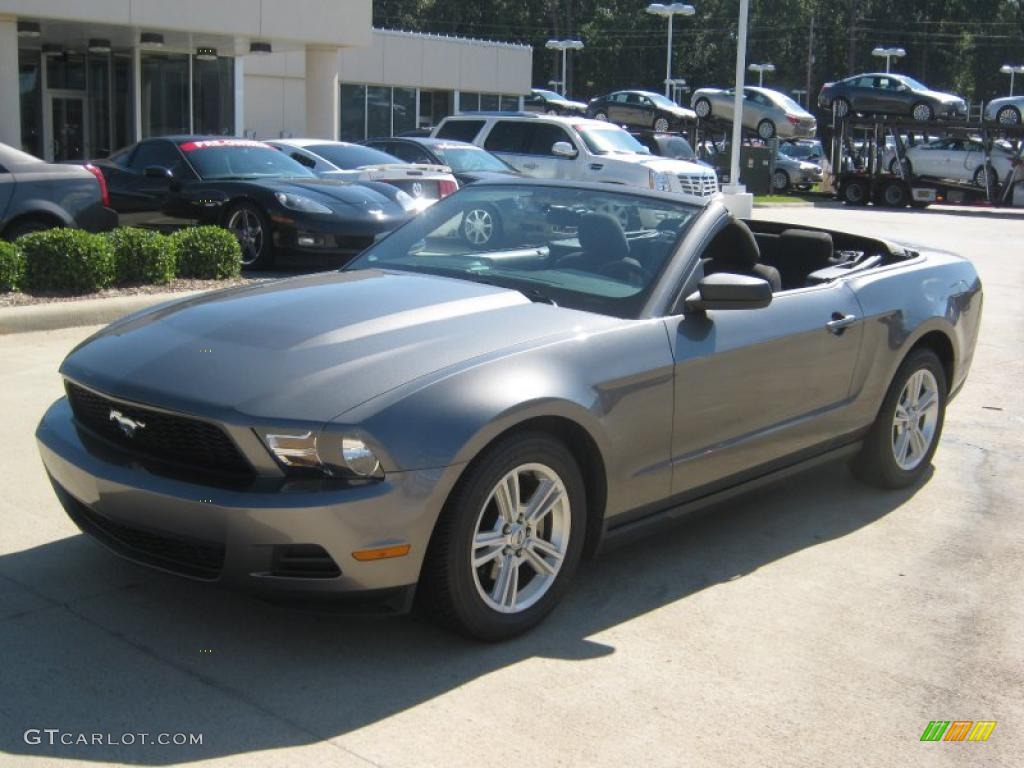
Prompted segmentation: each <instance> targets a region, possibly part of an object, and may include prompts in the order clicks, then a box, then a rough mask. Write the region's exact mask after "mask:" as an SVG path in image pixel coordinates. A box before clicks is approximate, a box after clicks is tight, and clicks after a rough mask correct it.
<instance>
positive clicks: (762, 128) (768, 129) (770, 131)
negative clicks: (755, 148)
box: [757, 118, 775, 141]
mask: <svg viewBox="0 0 1024 768" xmlns="http://www.w3.org/2000/svg"><path fill="white" fill-rule="evenodd" d="M757 135H758V136H760V137H761V138H762V139H764V140H765V141H767V140H768V139H770V138H772V137H773V136H775V123H773V122H772V121H771V120H769V119H768V118H765V119H764V120H762V121H761V122H760V123H758V124H757Z"/></svg>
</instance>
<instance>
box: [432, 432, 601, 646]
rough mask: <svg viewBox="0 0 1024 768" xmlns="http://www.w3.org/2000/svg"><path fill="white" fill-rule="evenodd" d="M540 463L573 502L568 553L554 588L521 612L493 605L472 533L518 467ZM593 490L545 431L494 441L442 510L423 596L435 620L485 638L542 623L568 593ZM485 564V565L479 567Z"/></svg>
mask: <svg viewBox="0 0 1024 768" xmlns="http://www.w3.org/2000/svg"><path fill="white" fill-rule="evenodd" d="M524 464H541V465H544V466H545V467H547V468H550V469H551V470H552V471H554V472H555V473H556V474H557V476H558V478H559V479H560V480H561V481H562V483H563V485H564V487H565V490H566V495H567V497H568V502H569V507H570V509H569V515H568V517H569V520H570V533H569V536H568V542H567V545H566V552H565V555H564V558H563V560H562V562H561V567H560V568H559V569H558V571H557V573H556V574H555V576H554V579H553V581H552V583H551V584H550V586H549V587H548V589H547V591H546V592H544V593H543V595H542V596H541V597H540V598H539V599H538V600H537V601H536V602H535V603H533V604H532V605H530V606H529V607H526V608H524V609H523V610H521V611H519V612H516V613H502V612H499V611H498V610H496V609H495V608H492V607H491V606H490V605H488V604H487V603H486V602H485V600H484V598H483V597H482V596H481V594H480V593H479V591H478V586H477V578H478V577H477V575H475V572H474V569H473V567H472V560H471V557H472V553H473V551H474V547H473V545H472V542H473V539H474V537H475V535H476V533H477V525H478V520H479V517H480V515H481V510H482V509H486V507H485V505H486V503H487V501H488V499H489V497H490V495H491V493H492V491H493V490H494V488H495V486H496V485H497V484H498V483H499V482H500V481H501V480H502V478H503V477H505V476H506V475H507V474H508V473H510V472H511V471H512V470H513V469H516V468H517V467H520V466H522V465H524ZM586 503H587V500H586V489H585V486H584V484H583V477H582V475H581V474H580V470H579V467H578V466H577V464H576V461H575V459H573V457H572V454H571V453H569V450H568V449H567V448H566V447H565V446H564V445H563V444H562V443H561V442H559V441H558V440H556V439H554V438H553V437H551V436H550V435H547V434H545V433H542V432H523V433H519V434H512V435H509V436H508V437H505V438H503V439H501V440H499V441H498V442H496V443H494V444H493V445H491V446H490V447H489V448H487V450H485V451H484V452H483V453H482V454H481V455H480V456H479V457H477V459H475V460H474V461H473V462H472V464H470V466H469V467H468V468H467V470H466V472H465V474H464V476H463V477H462V478H461V479H460V480H459V483H458V485H457V486H456V488H455V490H454V491H453V492H452V494H451V496H450V497H449V498H448V501H447V503H446V504H445V507H444V510H443V511H442V512H441V517H440V518H439V520H438V522H437V525H436V527H435V529H434V533H433V535H432V537H431V540H430V546H429V548H428V551H427V555H426V560H425V562H424V566H423V575H422V578H421V581H420V589H419V592H418V599H419V602H420V607H421V608H422V609H423V610H424V611H425V612H427V613H428V615H430V616H431V617H433V618H434V619H436V620H438V621H440V622H442V623H443V624H446V625H447V626H449V627H451V628H453V629H455V630H456V631H458V632H460V633H462V634H465V635H468V636H469V637H472V638H476V639H478V640H486V641H497V640H505V639H508V638H511V637H514V636H516V635H518V634H521V633H523V632H525V631H527V630H529V629H531V628H532V627H534V626H536V625H537V624H538V623H539V622H540V621H541V620H543V619H544V617H545V616H547V614H548V613H550V612H551V610H552V609H553V608H554V607H555V605H557V603H558V602H559V601H560V600H561V599H562V597H563V596H564V594H565V592H566V590H567V589H568V587H569V584H570V582H571V581H572V577H573V575H574V574H575V572H576V568H577V566H578V565H579V562H580V558H581V556H582V554H583V544H584V535H585V531H586V522H587V513H586ZM478 570H479V569H478Z"/></svg>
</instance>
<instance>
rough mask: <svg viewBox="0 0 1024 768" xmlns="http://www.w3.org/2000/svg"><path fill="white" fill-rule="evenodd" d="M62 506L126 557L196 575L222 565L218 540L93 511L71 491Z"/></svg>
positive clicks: (213, 572) (205, 575) (207, 575)
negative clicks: (158, 529)
mask: <svg viewBox="0 0 1024 768" xmlns="http://www.w3.org/2000/svg"><path fill="white" fill-rule="evenodd" d="M61 490H63V489H61ZM65 494H66V492H65ZM64 506H65V509H67V511H68V513H69V514H70V515H71V517H72V518H73V519H74V521H75V522H76V523H77V524H78V526H79V527H80V528H82V529H83V530H84V531H86V532H88V533H91V534H93V535H94V536H96V537H97V538H98V539H100V541H103V542H104V543H105V544H106V545H107V546H109V547H110V548H111V549H113V550H114V551H115V552H118V553H120V554H122V555H124V556H125V557H130V558H132V559H133V560H138V561H140V562H143V563H148V564H150V565H154V566H156V567H158V568H163V569H165V570H168V571H173V572H175V573H181V574H183V575H185V576H192V577H194V578H197V579H216V578H217V577H218V576H219V575H220V572H221V569H222V568H223V567H224V546H223V545H221V544H217V543H214V542H208V541H198V540H195V539H186V538H181V537H178V536H173V535H170V534H167V533H156V532H153V531H144V530H142V529H140V528H134V527H132V526H129V525H125V524H124V523H119V522H117V521H115V520H111V519H110V518H109V517H104V516H103V515H101V514H98V513H97V512H94V511H93V510H91V509H89V507H87V506H85V504H82V503H81V502H80V501H78V500H77V499H75V498H73V497H72V496H70V495H67V502H66V503H65V505H64Z"/></svg>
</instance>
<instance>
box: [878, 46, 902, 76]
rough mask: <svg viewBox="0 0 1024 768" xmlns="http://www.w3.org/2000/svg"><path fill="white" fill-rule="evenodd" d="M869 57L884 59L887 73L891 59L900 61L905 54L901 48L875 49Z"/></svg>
mask: <svg viewBox="0 0 1024 768" xmlns="http://www.w3.org/2000/svg"><path fill="white" fill-rule="evenodd" d="M871 55H872V56H877V57H878V58H880V59H885V71H886V72H888V71H889V65H890V63H891V61H892V60H893V59H902V58H903V57H904V56H906V55H907V52H906V51H905V50H903V49H902V48H875V49H874V50H873V51H872V52H871Z"/></svg>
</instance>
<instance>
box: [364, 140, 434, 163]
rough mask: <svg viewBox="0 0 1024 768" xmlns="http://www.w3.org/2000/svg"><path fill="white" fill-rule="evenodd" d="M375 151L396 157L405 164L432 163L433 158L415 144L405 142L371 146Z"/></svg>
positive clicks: (389, 142) (384, 142) (379, 143)
mask: <svg viewBox="0 0 1024 768" xmlns="http://www.w3.org/2000/svg"><path fill="white" fill-rule="evenodd" d="M370 146H372V147H373V148H374V149H379V150H380V151H381V152H385V153H387V154H389V155H394V156H395V157H397V158H398V159H399V160H401V161H402V162H403V163H432V162H433V160H432V159H431V157H430V156H429V155H428V154H427V153H426V152H424V151H423V149H422V148H420V147H418V146H416V145H415V144H410V143H407V142H404V141H380V142H372V143H371V144H370Z"/></svg>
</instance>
